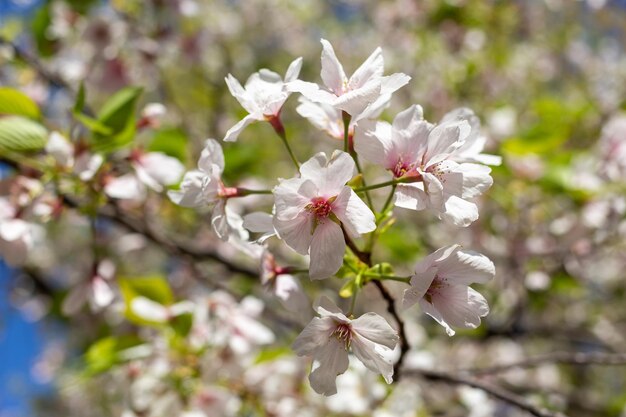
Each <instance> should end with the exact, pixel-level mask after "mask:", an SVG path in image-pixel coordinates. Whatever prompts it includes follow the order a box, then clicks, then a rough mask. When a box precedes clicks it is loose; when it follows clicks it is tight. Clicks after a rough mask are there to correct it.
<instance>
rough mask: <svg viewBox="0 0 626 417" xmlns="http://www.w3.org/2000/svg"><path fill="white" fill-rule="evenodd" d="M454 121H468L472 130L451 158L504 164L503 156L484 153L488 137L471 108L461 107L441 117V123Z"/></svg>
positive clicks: (460, 160)
mask: <svg viewBox="0 0 626 417" xmlns="http://www.w3.org/2000/svg"><path fill="white" fill-rule="evenodd" d="M454 121H466V122H468V123H469V125H470V127H471V129H472V130H471V131H470V133H469V135H468V136H467V138H466V139H465V142H464V143H463V145H461V146H460V147H459V148H457V149H456V150H455V151H454V153H453V154H452V156H451V158H450V159H452V160H454V161H456V162H472V163H478V164H485V165H500V164H502V157H500V156H497V155H490V154H485V153H482V152H483V149H484V148H485V144H486V143H487V137H486V136H484V135H483V134H482V133H481V129H480V119H479V118H478V116H476V115H475V114H474V112H473V111H472V110H471V109H468V108H466V107H461V108H458V109H455V110H452V111H451V112H448V113H447V114H446V115H445V116H443V118H442V119H441V123H446V122H454Z"/></svg>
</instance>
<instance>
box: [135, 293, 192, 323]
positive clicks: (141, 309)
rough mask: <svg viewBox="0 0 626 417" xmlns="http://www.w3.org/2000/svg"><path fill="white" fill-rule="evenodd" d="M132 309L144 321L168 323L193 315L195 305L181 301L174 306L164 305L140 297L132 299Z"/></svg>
mask: <svg viewBox="0 0 626 417" xmlns="http://www.w3.org/2000/svg"><path fill="white" fill-rule="evenodd" d="M130 309H131V311H132V312H133V313H134V314H136V315H137V316H139V317H141V318H142V319H144V320H148V321H151V322H155V323H167V322H168V321H170V320H172V319H174V318H176V317H178V316H180V315H183V314H191V313H193V311H194V303H192V302H191V301H181V302H178V303H176V304H172V305H163V304H159V303H157V302H156V301H153V300H150V299H149V298H146V297H142V296H138V297H135V298H133V299H132V301H131V303H130Z"/></svg>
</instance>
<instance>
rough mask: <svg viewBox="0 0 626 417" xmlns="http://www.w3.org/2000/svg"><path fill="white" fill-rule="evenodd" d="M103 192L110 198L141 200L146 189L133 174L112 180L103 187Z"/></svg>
mask: <svg viewBox="0 0 626 417" xmlns="http://www.w3.org/2000/svg"><path fill="white" fill-rule="evenodd" d="M104 192H105V193H106V195H108V196H109V197H111V198H119V199H133V200H143V199H144V198H145V197H146V187H145V185H143V183H141V182H140V181H139V179H138V178H137V176H136V175H135V174H125V175H122V176H121V177H117V178H114V179H113V180H111V181H110V182H109V183H107V185H105V186H104Z"/></svg>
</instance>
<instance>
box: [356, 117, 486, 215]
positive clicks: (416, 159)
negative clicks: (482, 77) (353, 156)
mask: <svg viewBox="0 0 626 417" xmlns="http://www.w3.org/2000/svg"><path fill="white" fill-rule="evenodd" d="M362 124H363V126H362V128H359V129H358V131H357V136H356V137H355V149H356V151H357V152H358V153H359V155H361V156H363V157H364V158H365V159H367V160H369V161H371V162H373V163H376V164H379V165H382V166H383V167H384V168H386V169H387V170H389V171H390V172H391V173H392V174H393V176H394V178H395V179H400V178H402V179H406V180H407V183H404V184H398V185H397V188H396V193H395V201H394V203H395V205H396V206H398V207H402V208H407V209H412V210H424V209H431V210H434V211H435V212H436V213H437V215H438V217H439V218H440V219H442V220H444V221H446V222H448V223H452V224H454V225H456V226H461V227H466V226H468V225H469V224H471V223H472V222H473V221H474V220H476V219H477V218H478V208H477V206H476V204H475V203H473V202H471V201H470V200H471V199H473V198H474V197H477V196H479V195H480V194H482V193H483V192H484V191H486V190H487V189H488V188H489V187H490V186H491V184H492V183H493V180H492V178H491V176H490V175H489V173H490V172H491V169H490V168H489V167H487V166H484V165H480V164H475V163H470V162H461V163H459V162H456V160H457V159H458V160H461V161H463V160H467V159H468V158H477V157H478V155H479V153H477V152H476V151H475V150H474V149H479V148H480V146H478V147H476V148H475V147H473V146H470V147H468V148H467V149H466V148H465V144H466V143H467V141H468V139H470V140H473V141H476V140H477V139H476V138H475V136H473V135H474V130H473V129H472V127H471V126H470V124H469V123H468V122H467V120H465V118H464V117H461V118H459V117H456V116H451V117H449V118H448V119H446V120H444V121H442V123H441V124H439V125H436V126H434V125H432V124H430V123H428V122H427V121H425V120H424V119H423V116H422V108H421V107H420V106H418V105H413V106H411V107H409V108H408V109H406V110H404V111H402V112H401V113H399V114H398V115H397V116H396V117H395V119H394V121H393V124H389V123H386V122H378V123H376V124H373V123H372V122H368V121H364V122H363V123H362ZM459 152H460V153H459Z"/></svg>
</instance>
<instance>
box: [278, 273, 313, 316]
mask: <svg viewBox="0 0 626 417" xmlns="http://www.w3.org/2000/svg"><path fill="white" fill-rule="evenodd" d="M274 294H276V297H278V298H279V299H280V301H281V303H282V305H283V306H284V307H285V308H286V309H287V310H289V311H291V312H294V313H303V312H305V311H308V306H309V299H308V298H307V296H306V294H305V293H304V290H303V289H302V287H301V286H300V284H299V283H298V281H297V279H296V278H294V277H293V276H291V275H279V276H277V277H276V282H275V283H274Z"/></svg>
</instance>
